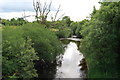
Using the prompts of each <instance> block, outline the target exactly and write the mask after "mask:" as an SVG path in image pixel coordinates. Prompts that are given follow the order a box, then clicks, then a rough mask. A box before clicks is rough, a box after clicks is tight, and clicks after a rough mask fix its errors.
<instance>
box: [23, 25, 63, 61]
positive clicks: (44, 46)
mask: <svg viewBox="0 0 120 80" xmlns="http://www.w3.org/2000/svg"><path fill="white" fill-rule="evenodd" d="M22 30H23V31H24V36H25V37H26V36H29V37H30V38H31V39H32V42H33V43H34V45H33V47H34V49H35V51H36V52H38V55H39V58H40V59H44V61H52V60H55V58H56V56H57V55H59V54H60V53H62V51H63V48H62V45H61V42H60V41H59V40H58V39H57V36H56V35H55V34H54V33H53V32H52V31H50V30H49V29H47V28H44V25H40V24H36V23H35V24H33V23H31V24H30V23H29V24H26V25H24V26H23V27H22Z"/></svg>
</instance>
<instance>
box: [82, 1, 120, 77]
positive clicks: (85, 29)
mask: <svg viewBox="0 0 120 80" xmlns="http://www.w3.org/2000/svg"><path fill="white" fill-rule="evenodd" d="M81 34H82V36H83V39H82V40H81V45H80V49H81V51H82V53H84V56H85V57H86V59H87V63H88V77H89V78H119V77H120V2H118V3H117V2H104V3H101V8H100V9H99V10H96V9H95V8H94V11H93V13H92V14H91V20H89V21H88V22H87V23H86V24H84V25H83V26H82V31H81Z"/></svg>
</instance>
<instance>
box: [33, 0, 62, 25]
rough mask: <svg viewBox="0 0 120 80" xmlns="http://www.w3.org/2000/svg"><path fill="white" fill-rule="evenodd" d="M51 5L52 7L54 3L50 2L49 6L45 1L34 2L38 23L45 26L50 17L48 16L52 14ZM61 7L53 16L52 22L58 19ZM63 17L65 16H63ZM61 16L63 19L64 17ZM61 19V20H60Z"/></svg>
mask: <svg viewBox="0 0 120 80" xmlns="http://www.w3.org/2000/svg"><path fill="white" fill-rule="evenodd" d="M51 5H52V1H51V2H49V4H47V2H46V1H45V2H44V3H42V2H41V1H40V0H37V1H35V0H33V7H34V10H35V12H36V19H37V22H39V23H41V24H45V22H46V20H47V17H48V14H49V13H50V11H51ZM60 7H61V6H60V5H59V7H58V9H57V10H56V13H55V15H54V16H52V15H51V20H52V21H55V20H56V17H57V15H58V13H59V10H60ZM62 16H63V14H62ZM62 16H61V17H62ZM61 17H60V18H61ZM60 18H59V19H60Z"/></svg>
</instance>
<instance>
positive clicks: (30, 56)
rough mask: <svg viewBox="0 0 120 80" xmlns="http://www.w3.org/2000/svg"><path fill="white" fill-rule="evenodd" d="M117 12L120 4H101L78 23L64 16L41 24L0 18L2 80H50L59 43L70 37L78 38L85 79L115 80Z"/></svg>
mask: <svg viewBox="0 0 120 80" xmlns="http://www.w3.org/2000/svg"><path fill="white" fill-rule="evenodd" d="M119 9H120V2H118V3H117V2H111V3H108V2H103V3H101V8H100V9H99V10H96V9H95V7H94V9H93V12H92V14H91V15H90V16H91V19H90V20H86V19H85V20H83V21H80V22H74V21H71V20H70V17H68V16H64V17H63V18H62V20H58V21H47V20H46V18H45V20H44V23H42V24H41V23H40V22H39V23H38V22H37V21H34V22H32V23H30V22H27V21H25V20H24V19H22V18H18V19H14V18H13V19H11V20H6V19H1V18H0V20H1V21H2V22H1V23H0V25H3V26H2V27H0V31H1V30H2V32H3V42H2V61H3V64H2V65H3V78H34V77H39V78H41V77H50V76H51V77H54V73H55V71H54V70H55V69H56V65H57V62H56V57H57V56H58V55H60V54H62V53H63V51H64V49H63V46H62V43H61V41H60V40H59V39H60V38H68V37H71V36H72V35H76V36H77V37H79V38H81V42H80V51H81V52H82V53H83V54H84V56H85V58H86V62H87V67H88V74H87V77H88V78H119V77H120V67H119V66H120V62H119V61H120V27H119V26H120V10H119ZM46 17H47V16H46ZM65 43H68V42H65ZM44 74H45V75H44Z"/></svg>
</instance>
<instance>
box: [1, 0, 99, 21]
mask: <svg viewBox="0 0 120 80" xmlns="http://www.w3.org/2000/svg"><path fill="white" fill-rule="evenodd" d="M32 1H33V0H0V17H2V18H6V19H11V18H13V17H22V16H23V13H24V10H25V13H26V15H35V13H34V9H33V5H32ZM41 1H47V2H49V1H50V0H41ZM99 1H100V0H52V7H51V13H50V14H52V13H54V12H55V10H57V8H58V6H59V4H61V8H60V10H61V11H60V13H59V14H58V17H59V16H60V15H61V14H63V13H65V16H70V18H71V20H74V21H81V20H83V19H85V18H86V17H87V16H89V14H90V13H91V12H92V10H93V6H95V7H96V8H97V9H99V8H100V4H99V3H98V2H99ZM32 20H34V17H29V21H32Z"/></svg>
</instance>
